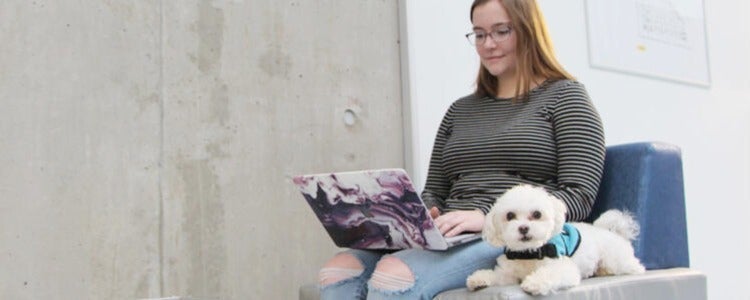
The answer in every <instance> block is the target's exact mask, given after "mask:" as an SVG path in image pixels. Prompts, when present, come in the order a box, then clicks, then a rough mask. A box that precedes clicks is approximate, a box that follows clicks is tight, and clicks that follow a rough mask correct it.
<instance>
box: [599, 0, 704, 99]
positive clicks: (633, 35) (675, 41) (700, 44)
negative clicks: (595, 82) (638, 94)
mask: <svg viewBox="0 0 750 300" xmlns="http://www.w3.org/2000/svg"><path fill="white" fill-rule="evenodd" d="M703 8H704V6H703V0H586V19H587V20H586V21H587V26H588V40H589V62H590V64H591V66H592V67H595V68H600V69H606V70H612V71H619V72H625V73H629V74H634V75H641V76H648V77H652V78H658V79H665V80H671V81H676V82H681V83H687V84H694V85H698V86H704V87H708V86H710V85H711V76H710V74H709V64H708V50H707V45H706V26H705V15H704V9H703Z"/></svg>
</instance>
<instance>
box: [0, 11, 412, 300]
mask: <svg viewBox="0 0 750 300" xmlns="http://www.w3.org/2000/svg"><path fill="white" fill-rule="evenodd" d="M397 6H398V4H397V3H396V2H395V1H315V2H311V1H291V0H290V1H277V0H266V1H241V0H235V1H228V0H227V1H218V0H217V1H197V0H193V1H145V0H141V1H82V0H61V1H43V0H37V1H20V0H19V1H15V0H12V1H3V2H0V44H2V45H3V46H2V47H0V107H2V109H0V266H1V267H0V299H134V298H155V297H163V296H173V295H179V296H191V297H195V298H208V299H293V298H295V297H296V293H297V291H296V289H297V286H299V285H300V284H301V283H303V282H309V281H313V280H314V279H315V274H316V270H317V268H319V267H320V265H321V264H322V263H323V262H324V261H325V259H327V258H328V257H329V256H330V255H332V254H333V253H335V251H336V249H335V247H334V246H333V244H332V243H331V242H330V240H329V238H328V236H327V235H326V234H325V232H324V230H323V228H322V226H320V225H319V223H318V222H317V221H316V220H315V218H314V216H313V215H312V213H311V212H310V210H309V208H308V207H307V206H306V204H305V203H304V201H303V199H302V198H301V196H299V195H298V193H297V192H296V190H295V189H294V188H293V187H292V186H291V184H290V182H289V176H290V175H293V174H298V173H307V172H325V171H332V170H354V169H362V168H379V167H403V166H404V158H403V136H402V134H401V131H402V128H403V125H402V115H401V105H402V104H401V78H400V76H399V74H400V70H399V67H400V64H399V59H400V56H399V45H398V36H399V29H398V7H397ZM347 110H348V111H350V112H352V113H354V114H355V115H356V118H355V121H354V123H353V124H351V125H346V124H345V123H344V122H343V119H344V114H345V112H346V111H347Z"/></svg>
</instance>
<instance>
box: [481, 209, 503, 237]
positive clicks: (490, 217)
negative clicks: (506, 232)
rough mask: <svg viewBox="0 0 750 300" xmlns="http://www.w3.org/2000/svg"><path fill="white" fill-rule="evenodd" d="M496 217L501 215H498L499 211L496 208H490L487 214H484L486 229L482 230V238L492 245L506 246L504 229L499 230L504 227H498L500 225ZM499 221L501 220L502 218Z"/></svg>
mask: <svg viewBox="0 0 750 300" xmlns="http://www.w3.org/2000/svg"><path fill="white" fill-rule="evenodd" d="M495 218H499V216H497V212H496V210H495V209H494V208H493V209H490V212H489V213H487V215H486V216H484V229H483V230H482V238H483V239H484V240H485V241H487V243H489V244H490V245H492V246H495V247H503V246H505V240H503V237H502V231H500V232H498V230H502V229H501V228H497V227H499V226H496V224H495V223H496V222H495ZM497 221H498V222H500V220H497ZM497 225H499V224H497Z"/></svg>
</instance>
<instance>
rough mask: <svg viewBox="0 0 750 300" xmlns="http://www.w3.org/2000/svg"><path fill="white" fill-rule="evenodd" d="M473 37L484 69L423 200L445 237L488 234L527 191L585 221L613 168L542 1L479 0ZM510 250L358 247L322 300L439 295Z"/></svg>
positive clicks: (331, 278) (439, 154) (441, 146)
mask: <svg viewBox="0 0 750 300" xmlns="http://www.w3.org/2000/svg"><path fill="white" fill-rule="evenodd" d="M470 18H471V22H472V24H473V31H472V32H471V33H469V34H467V35H466V36H467V38H468V39H469V41H470V42H471V43H472V44H473V45H474V46H475V47H476V50H477V53H478V55H479V58H480V61H481V65H480V67H479V75H478V77H477V87H476V91H475V92H474V93H473V94H472V95H469V96H466V97H464V98H461V99H458V100H456V101H455V102H454V103H453V104H452V105H451V107H450V108H449V109H448V111H447V112H446V114H445V116H444V118H443V120H442V123H441V124H440V128H439V129H438V133H437V137H436V139H435V145H434V148H433V152H432V157H431V160H430V166H429V171H428V175H427V182H426V185H425V190H424V192H423V193H422V196H423V198H424V200H425V202H426V204H427V205H428V206H429V207H431V214H433V217H435V218H436V224H437V225H438V227H439V228H440V231H441V232H442V233H443V234H444V235H445V236H454V235H457V234H459V233H461V232H478V231H481V230H482V226H483V224H484V216H485V214H486V213H487V212H488V211H489V209H490V207H491V206H492V204H493V203H494V200H495V199H496V198H497V197H498V196H500V195H502V194H503V193H504V192H505V191H506V190H507V189H509V188H511V187H513V186H515V185H518V184H521V183H527V184H533V185H536V186H542V187H544V188H545V189H547V191H548V192H550V193H551V194H553V195H554V196H556V197H558V198H560V199H561V200H563V201H564V202H565V204H566V205H567V208H568V216H567V217H568V220H570V221H578V220H582V219H584V218H585V217H586V216H587V215H588V213H589V212H590V210H591V207H592V205H593V202H594V199H595V197H596V193H597V189H598V186H599V181H600V178H601V172H602V167H603V163H604V137H603V132H602V125H601V121H600V119H599V116H598V114H597V112H596V110H595V109H594V107H593V106H592V104H591V101H590V100H589V98H588V95H587V93H586V91H585V89H584V87H583V86H582V85H581V84H580V83H578V82H576V81H574V80H573V78H572V77H571V76H570V75H569V74H568V73H567V72H565V70H563V68H562V67H561V66H560V65H559V64H558V62H557V61H556V59H555V58H554V55H553V53H552V47H551V43H550V39H549V36H548V35H547V31H546V28H545V24H544V21H543V18H542V15H541V12H540V11H539V8H538V6H537V4H536V2H535V1H534V0H475V1H474V3H473V4H472V6H471V11H470ZM502 252H503V251H502V249H498V248H493V247H492V246H490V245H488V244H487V243H486V242H484V241H477V242H473V243H470V244H467V245H463V246H459V247H456V248H453V249H450V250H448V251H428V250H414V249H411V250H402V251H397V252H393V253H386V252H377V251H363V250H348V251H345V252H342V253H339V254H337V255H336V256H334V257H333V258H332V259H331V260H330V261H328V263H326V265H325V266H324V267H323V268H322V269H321V271H320V283H321V287H322V288H321V295H322V297H323V298H324V299H364V298H367V299H380V298H388V299H432V298H433V297H434V296H435V295H436V294H438V293H440V292H442V291H445V290H448V289H454V288H459V287H464V286H465V281H466V277H467V276H468V275H469V274H471V273H472V272H473V271H475V270H477V269H482V268H492V267H493V266H494V264H495V259H496V258H497V257H498V256H499V255H501V254H502Z"/></svg>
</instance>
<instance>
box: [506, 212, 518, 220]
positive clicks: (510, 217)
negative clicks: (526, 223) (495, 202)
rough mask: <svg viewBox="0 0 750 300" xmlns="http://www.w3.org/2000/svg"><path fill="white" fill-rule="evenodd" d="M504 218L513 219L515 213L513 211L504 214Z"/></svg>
mask: <svg viewBox="0 0 750 300" xmlns="http://www.w3.org/2000/svg"><path fill="white" fill-rule="evenodd" d="M505 218H506V219H508V221H510V220H513V219H515V218H516V214H515V213H513V212H509V213H508V214H507V215H505Z"/></svg>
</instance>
